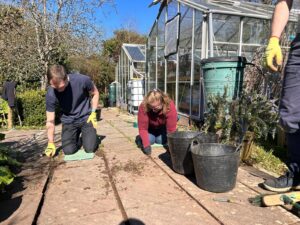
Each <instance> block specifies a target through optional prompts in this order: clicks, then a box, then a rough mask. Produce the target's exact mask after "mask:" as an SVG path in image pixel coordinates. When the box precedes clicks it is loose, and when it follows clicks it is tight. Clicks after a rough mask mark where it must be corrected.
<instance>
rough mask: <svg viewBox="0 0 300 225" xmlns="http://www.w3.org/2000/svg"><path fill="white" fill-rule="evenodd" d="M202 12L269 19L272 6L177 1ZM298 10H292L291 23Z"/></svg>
mask: <svg viewBox="0 0 300 225" xmlns="http://www.w3.org/2000/svg"><path fill="white" fill-rule="evenodd" d="M178 2H180V3H183V4H185V5H189V6H191V7H193V8H196V9H198V10H200V11H203V12H207V13H209V12H212V13H222V14H228V15H239V16H247V17H253V18H262V19H271V18H272V14H273V11H274V6H273V5H267V4H262V3H257V2H260V1H255V2H253V1H231V0H178ZM297 14H299V10H292V12H291V15H290V20H291V21H297V20H298V15H297Z"/></svg>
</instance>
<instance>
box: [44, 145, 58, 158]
mask: <svg viewBox="0 0 300 225" xmlns="http://www.w3.org/2000/svg"><path fill="white" fill-rule="evenodd" d="M44 153H45V155H46V156H48V157H53V156H55V153H56V148H55V145H54V143H51V142H50V143H48V146H47V148H46V149H45V151H44Z"/></svg>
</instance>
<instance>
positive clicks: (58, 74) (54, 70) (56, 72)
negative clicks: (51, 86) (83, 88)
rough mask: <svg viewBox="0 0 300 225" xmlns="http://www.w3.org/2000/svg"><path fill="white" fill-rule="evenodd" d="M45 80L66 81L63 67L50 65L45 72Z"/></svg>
mask: <svg viewBox="0 0 300 225" xmlns="http://www.w3.org/2000/svg"><path fill="white" fill-rule="evenodd" d="M47 79H48V82H50V80H53V79H55V80H66V79H67V73H66V70H65V67H64V66H62V65H52V66H49V68H48V71H47Z"/></svg>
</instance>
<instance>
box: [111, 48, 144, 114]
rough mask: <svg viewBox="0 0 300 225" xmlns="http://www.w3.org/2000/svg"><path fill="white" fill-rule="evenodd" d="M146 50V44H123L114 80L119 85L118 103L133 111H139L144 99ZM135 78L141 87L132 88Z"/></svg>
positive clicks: (135, 81) (135, 82)
mask: <svg viewBox="0 0 300 225" xmlns="http://www.w3.org/2000/svg"><path fill="white" fill-rule="evenodd" d="M145 51H146V47H145V45H140V44H123V45H122V48H121V52H120V56H119V61H118V64H117V66H116V81H115V82H114V83H115V84H116V85H117V93H116V101H117V105H119V106H121V107H122V108H127V107H128V109H131V110H132V111H137V107H138V104H139V103H140V102H141V100H142V99H143V94H144V80H145V79H144V78H145V69H146V66H145V63H146V56H145V55H146V54H145ZM133 80H134V84H137V83H138V84H137V85H138V88H139V89H135V90H130V88H131V86H130V84H131V83H132V81H133ZM131 92H133V93H132V94H134V95H132V94H131ZM131 110H130V111H131Z"/></svg>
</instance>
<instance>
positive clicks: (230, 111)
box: [202, 90, 279, 143]
mask: <svg viewBox="0 0 300 225" xmlns="http://www.w3.org/2000/svg"><path fill="white" fill-rule="evenodd" d="M226 93H227V91H226V90H225V92H224V95H223V96H220V95H217V96H210V97H209V101H208V108H209V113H208V114H207V116H206V119H205V123H204V126H203V128H202V129H204V130H205V131H210V132H216V133H218V134H219V135H220V138H221V140H222V141H223V142H227V143H229V142H234V143H238V142H240V141H241V140H242V138H243V136H244V135H245V133H246V132H247V131H251V132H254V134H255V138H256V139H259V138H262V137H263V138H267V137H268V135H269V134H272V136H273V138H274V136H275V131H276V125H277V124H278V118H279V117H278V113H277V112H276V110H275V108H276V106H275V105H274V104H273V102H272V101H270V100H268V99H267V98H266V97H265V96H263V95H260V94H257V93H255V92H252V93H246V92H243V93H242V94H241V97H240V98H239V99H236V100H232V101H228V100H227V99H226V96H227V94H226Z"/></svg>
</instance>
